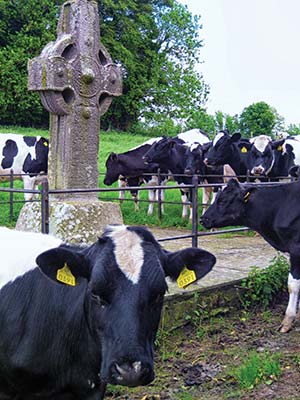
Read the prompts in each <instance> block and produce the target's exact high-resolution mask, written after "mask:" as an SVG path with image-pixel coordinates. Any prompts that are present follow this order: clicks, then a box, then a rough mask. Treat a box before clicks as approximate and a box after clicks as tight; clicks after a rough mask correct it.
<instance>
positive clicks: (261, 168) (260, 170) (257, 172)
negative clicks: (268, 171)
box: [253, 165, 264, 175]
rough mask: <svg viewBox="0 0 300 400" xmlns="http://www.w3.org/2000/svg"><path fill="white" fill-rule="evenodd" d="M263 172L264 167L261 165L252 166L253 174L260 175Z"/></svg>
mask: <svg viewBox="0 0 300 400" xmlns="http://www.w3.org/2000/svg"><path fill="white" fill-rule="evenodd" d="M263 173H264V168H263V167H262V166H261V165H259V166H258V167H254V168H253V174H254V175H262V174H263Z"/></svg>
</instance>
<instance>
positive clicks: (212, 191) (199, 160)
mask: <svg viewBox="0 0 300 400" xmlns="http://www.w3.org/2000/svg"><path fill="white" fill-rule="evenodd" d="M211 146H212V143H211V142H208V143H205V144H204V145H200V144H194V145H192V146H190V148H189V151H187V153H186V157H185V158H186V159H185V169H184V173H185V174H188V175H194V174H196V175H200V176H199V178H200V181H201V182H203V183H205V184H219V183H220V184H221V183H224V182H225V183H227V182H228V181H229V179H230V178H232V177H234V176H235V172H234V171H233V169H232V168H231V167H230V165H228V164H225V165H218V166H215V167H213V166H209V165H206V164H205V163H204V159H205V155H206V153H207V152H208V150H209V148H210V147H211ZM218 190H219V187H218V186H214V187H212V186H206V187H204V188H203V195H202V202H203V208H202V213H204V211H205V210H206V208H207V205H208V204H209V203H210V202H212V203H213V202H214V199H215V196H216V194H217V192H218Z"/></svg>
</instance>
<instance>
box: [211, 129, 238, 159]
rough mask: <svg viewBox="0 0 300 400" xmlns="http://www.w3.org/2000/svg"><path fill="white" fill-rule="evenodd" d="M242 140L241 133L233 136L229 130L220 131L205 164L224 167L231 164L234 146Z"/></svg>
mask: <svg viewBox="0 0 300 400" xmlns="http://www.w3.org/2000/svg"><path fill="white" fill-rule="evenodd" d="M240 139H241V134H240V133H239V132H236V133H234V134H233V135H232V136H230V134H229V133H228V131H227V130H224V131H220V132H218V133H217V135H216V136H215V138H214V140H213V142H212V145H211V146H210V148H209V149H208V151H207V153H206V155H205V163H206V164H207V165H224V164H228V163H230V160H231V157H232V155H233V151H234V149H233V144H234V143H237V142H238V141H239V140H240Z"/></svg>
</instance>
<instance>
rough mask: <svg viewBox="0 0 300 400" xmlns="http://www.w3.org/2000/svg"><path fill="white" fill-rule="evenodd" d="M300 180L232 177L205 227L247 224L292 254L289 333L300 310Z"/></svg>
mask: <svg viewBox="0 0 300 400" xmlns="http://www.w3.org/2000/svg"><path fill="white" fill-rule="evenodd" d="M299 204H300V182H293V183H279V184H276V185H274V186H264V187H263V186H254V185H250V184H239V183H238V182H237V181H236V180H231V181H230V182H229V183H228V185H227V186H226V187H225V189H224V190H223V191H220V192H219V193H218V195H217V197H216V200H215V202H214V204H213V205H211V206H210V207H209V208H208V210H207V211H206V212H205V213H204V215H203V216H202V218H201V223H202V224H203V226H204V227H205V228H219V227H225V226H229V225H243V226H248V227H250V228H251V229H253V230H255V231H257V232H258V233H259V234H260V235H261V236H262V237H263V238H264V239H265V240H266V241H267V242H268V243H269V244H270V245H271V246H273V247H274V248H275V249H276V250H279V251H282V252H286V253H289V255H290V265H291V269H290V274H289V277H288V288H289V294H290V297H289V303H288V307H287V310H286V313H285V317H284V319H283V321H282V324H281V332H288V331H289V330H290V329H291V327H292V322H293V320H294V318H295V316H296V313H297V307H298V297H299V291H300V206H299Z"/></svg>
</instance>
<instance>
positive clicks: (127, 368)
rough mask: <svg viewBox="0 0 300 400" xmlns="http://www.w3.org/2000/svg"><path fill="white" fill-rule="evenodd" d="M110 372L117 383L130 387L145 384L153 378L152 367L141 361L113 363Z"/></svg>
mask: <svg viewBox="0 0 300 400" xmlns="http://www.w3.org/2000/svg"><path fill="white" fill-rule="evenodd" d="M111 373H112V376H113V377H114V378H115V381H116V383H117V384H118V385H123V386H130V387H134V386H140V385H147V384H148V383H150V382H152V381H153V379H154V373H153V369H152V368H151V367H150V365H147V364H143V363H142V362H141V361H135V362H133V363H132V364H131V363H123V364H118V363H115V364H114V365H113V366H112V367H111Z"/></svg>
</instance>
